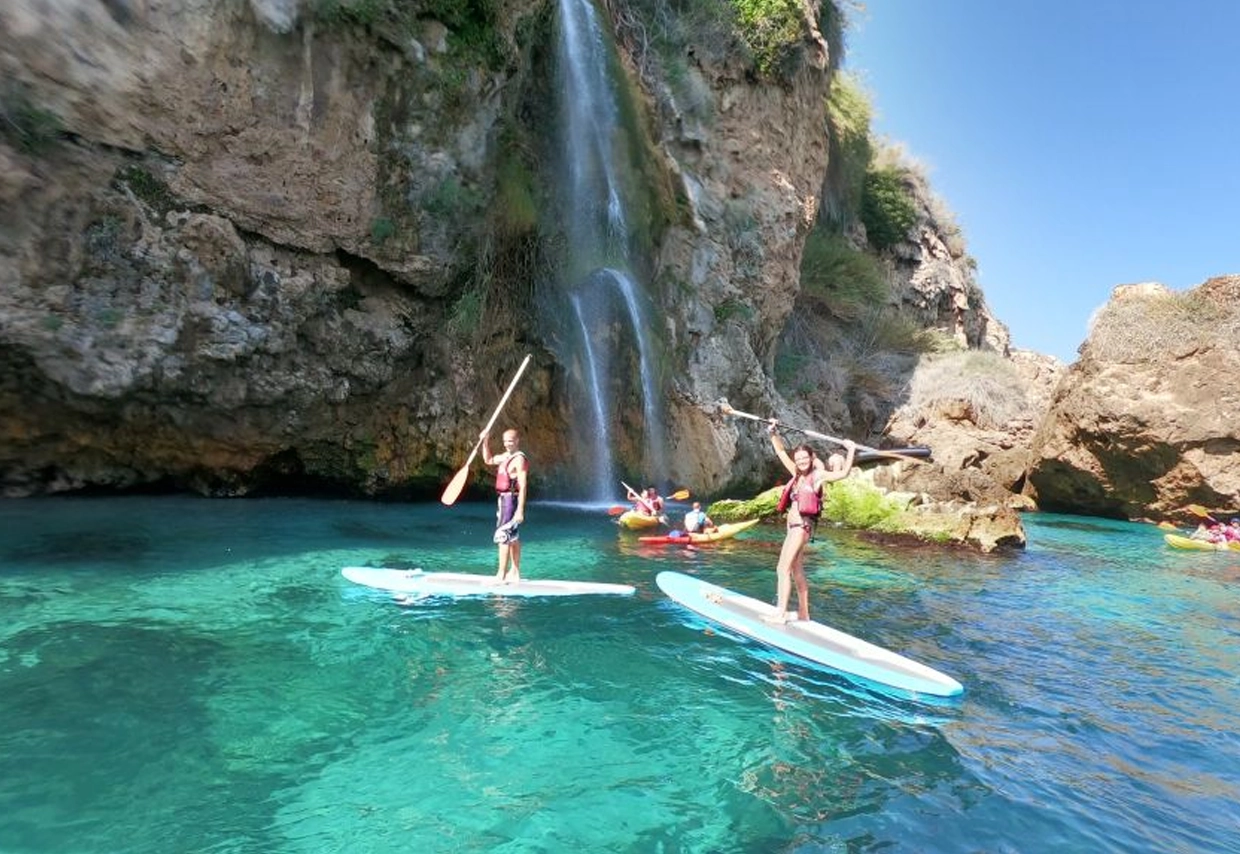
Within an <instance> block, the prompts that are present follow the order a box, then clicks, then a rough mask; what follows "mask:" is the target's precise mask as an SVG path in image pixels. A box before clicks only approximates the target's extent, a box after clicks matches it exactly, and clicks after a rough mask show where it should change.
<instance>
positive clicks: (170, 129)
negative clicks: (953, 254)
mask: <svg viewBox="0 0 1240 854" xmlns="http://www.w3.org/2000/svg"><path fill="white" fill-rule="evenodd" d="M373 5H374V4H347V3H339V4H332V3H320V4H315V5H314V6H313V7H311V6H303V5H302V4H299V3H297V2H294V1H293V0H286V2H276V0H252V2H248V3H247V2H242V0H229V2H223V3H216V2H205V0H199V2H189V3H182V4H177V5H175V6H166V5H161V4H151V3H141V2H117V3H106V4H104V3H97V2H94V0H59V2H56V3H36V2H33V0H18V2H15V3H9V4H6V5H5V6H4V7H3V8H2V9H0V28H2V29H3V30H4V31H5V32H6V33H7V34H9V37H8V38H6V40H5V43H4V45H3V46H2V47H0V69H2V70H3V72H4V77H5V79H6V80H7V81H9V84H8V86H7V88H6V91H5V92H3V93H0V95H2V96H3V109H4V110H5V118H6V119H7V120H8V121H6V127H8V128H9V129H10V131H13V132H10V133H6V134H4V135H3V137H2V141H0V202H2V208H3V213H0V287H2V290H0V363H2V364H3V368H4V371H3V377H4V379H3V386H0V411H3V412H4V413H5V414H6V417H5V418H4V419H3V421H4V426H3V428H2V429H3V433H2V434H0V476H2V478H3V487H4V489H5V490H6V492H7V493H8V494H24V493H31V492H41V491H47V490H51V491H56V490H63V489H73V488H79V487H88V486H113V487H132V486H141V485H165V486H169V487H175V488H185V487H189V488H194V489H198V490H200V491H204V492H208V493H213V494H220V493H225V494H232V493H244V492H246V491H249V490H252V489H255V488H261V487H262V486H264V485H265V484H272V483H286V484H297V483H302V484H313V483H316V482H318V483H322V484H327V485H330V486H332V487H333V488H348V489H356V490H359V491H362V492H367V493H382V492H391V491H395V490H413V491H415V492H417V491H419V490H421V491H432V490H434V489H435V488H436V487H437V486H438V484H440V483H442V480H443V478H444V476H445V474H446V473H447V472H449V471H450V470H451V469H452V468H453V467H454V465H455V464H456V461H457V460H458V458H459V457H460V456H461V455H462V451H463V449H466V448H468V447H470V446H471V445H472V443H473V441H474V439H475V438H476V433H475V431H476V430H477V427H478V425H479V424H480V423H481V422H483V421H484V420H485V414H486V413H487V412H489V406H490V405H491V403H492V402H493V401H495V400H496V398H497V397H498V390H499V389H500V388H502V385H503V382H504V380H505V379H506V375H507V374H508V372H509V368H510V367H511V365H513V364H515V363H516V361H517V360H518V358H519V355H520V354H521V352H522V351H523V350H527V349H533V350H535V352H536V362H535V363H536V368H535V369H534V370H533V371H532V372H531V374H530V376H529V378H528V379H527V380H526V381H525V388H524V393H523V394H522V395H521V396H520V398H519V399H514V402H513V404H512V405H511V407H510V410H509V414H510V417H511V419H512V421H513V423H519V424H523V425H524V426H525V427H526V432H527V434H528V435H529V439H528V444H529V445H530V446H531V451H533V452H534V453H535V454H536V455H537V456H538V457H539V459H540V463H541V464H542V465H541V466H540V470H539V473H540V476H542V477H550V478H551V479H555V478H557V477H558V478H560V479H564V480H569V479H570V477H571V475H570V474H569V473H568V472H565V471H564V469H565V467H566V466H567V465H568V464H569V461H570V459H571V454H570V449H568V448H566V447H564V446H563V443H562V439H561V437H562V435H563V431H562V430H559V429H558V428H557V424H560V423H562V420H563V418H564V417H565V412H566V406H565V403H564V396H565V395H566V394H567V393H568V392H567V385H566V383H565V382H564V373H565V370H566V369H567V366H563V365H558V364H556V362H555V359H554V358H553V357H552V356H551V355H550V353H549V351H547V350H544V349H542V348H541V347H539V346H538V343H537V342H535V341H528V340H527V341H521V340H519V338H518V337H514V333H513V332H512V331H511V330H510V329H508V328H506V327H505V324H503V323H497V322H496V321H495V320H494V318H495V316H497V315H500V316H502V315H503V314H504V312H503V309H504V306H503V305H502V304H499V305H497V304H495V303H494V302H492V303H486V301H485V300H481V301H480V300H479V299H477V298H476V297H477V294H476V293H472V294H471V292H470V290H469V288H470V285H469V282H470V277H471V276H473V275H474V274H475V272H476V268H477V266H478V258H479V255H480V254H485V253H486V252H488V251H494V246H495V245H496V244H500V243H502V242H503V237H502V235H498V234H497V233H496V232H495V231H494V230H493V229H495V228H496V226H495V224H494V223H493V222H492V221H491V220H489V219H488V216H487V211H488V210H489V209H490V208H492V207H494V204H493V203H494V200H495V198H496V195H497V192H498V190H497V183H498V180H497V172H498V171H499V164H500V161H501V160H502V158H501V154H502V152H503V150H504V147H505V144H511V142H512V139H513V134H514V133H515V134H516V136H517V137H518V138H519V137H520V134H521V133H522V128H525V132H527V133H530V132H536V131H537V130H539V129H542V130H545V127H544V123H545V118H540V117H539V116H538V115H537V111H538V104H539V100H538V95H537V93H538V91H539V88H540V87H545V86H546V81H545V80H539V79H538V74H539V73H540V72H539V70H538V69H539V67H540V63H542V64H543V65H545V58H544V59H541V60H540V59H539V52H540V51H545V50H546V48H545V45H544V46H543V47H540V44H541V43H545V41H546V39H547V33H548V32H549V24H548V21H549V20H550V16H551V14H552V12H551V10H550V8H549V7H548V6H546V5H544V4H543V3H539V2H533V0H531V2H528V3H509V4H505V6H504V9H503V11H502V13H496V15H495V16H494V17H493V18H492V19H490V20H487V21H485V22H484V23H485V24H486V25H487V26H488V27H489V30H488V32H492V33H493V34H494V36H495V37H494V39H493V40H492V42H491V43H490V44H488V45H486V46H485V50H476V52H475V53H473V54H471V53H469V50H468V48H469V47H470V46H469V45H467V46H466V47H465V48H463V47H461V45H462V44H465V42H464V41H462V40H459V39H454V34H453V32H452V31H451V30H450V28H448V27H446V26H445V25H444V23H443V22H442V21H441V20H439V19H437V18H435V17H434V16H431V15H429V14H427V15H425V16H424V17H419V16H416V15H411V16H409V17H408V18H405V19H401V20H399V21H393V20H391V19H388V18H379V19H375V18H366V17H365V15H366V14H368V13H367V10H368V9H370V8H371V6H373ZM428 8H429V4H428ZM470 8H472V7H470ZM806 8H807V10H809V11H810V12H814V11H815V9H814V7H813V6H807V7H806ZM324 10H326V11H324ZM328 12H330V13H331V14H328ZM812 18H813V16H812V15H811V16H810V17H809V18H807V35H806V43H805V51H804V56H803V57H802V59H803V61H801V62H800V65H799V68H797V69H794V70H792V71H791V72H790V73H788V74H786V75H785V76H784V77H783V78H782V79H781V80H780V81H779V82H770V81H767V82H762V81H761V80H759V79H757V78H755V77H754V76H753V75H752V74H751V73H749V70H748V69H747V68H746V67H744V65H743V64H741V63H739V62H737V61H735V60H732V59H728V58H727V57H726V55H725V54H723V53H719V54H712V53H710V52H709V51H699V52H697V54H696V55H695V53H694V50H693V48H692V46H690V48H689V69H690V74H691V75H692V79H693V81H695V82H694V85H695V86H696V87H698V88H697V90H696V92H697V96H700V99H701V100H700V102H699V103H697V104H696V106H695V108H694V110H695V115H696V116H698V117H699V119H700V118H701V117H702V116H709V117H710V119H709V127H706V128H703V127H700V126H697V127H696V129H695V125H694V122H692V121H691V122H688V123H685V122H683V121H680V120H678V119H677V118H676V116H675V113H676V110H677V108H676V107H675V106H674V105H673V108H672V111H671V112H668V111H667V110H666V109H664V108H666V107H667V106H668V105H670V104H671V101H670V100H668V99H663V100H662V101H660V99H659V97H658V96H657V95H653V94H652V95H651V99H650V102H649V105H650V110H651V115H656V114H657V115H658V116H660V117H661V118H660V119H659V120H658V121H657V122H656V125H657V126H658V128H659V130H658V134H657V136H659V141H658V145H659V148H660V150H661V151H662V153H663V155H664V157H665V160H664V162H663V163H662V164H660V167H661V168H662V169H663V170H664V171H665V173H666V174H667V175H668V176H670V177H671V179H672V180H673V181H674V182H675V183H676V185H677V186H678V187H679V188H680V193H681V194H682V198H683V205H684V207H683V219H682V221H679V222H673V223H672V224H671V225H670V226H669V227H668V228H667V229H666V232H665V233H663V234H661V235H660V236H659V244H658V246H659V248H658V252H657V255H658V259H659V260H658V261H657V268H658V269H657V271H656V274H655V282H654V290H655V291H656V299H657V301H658V302H659V303H660V304H661V306H662V307H663V308H664V309H666V330H664V331H665V333H666V339H667V341H668V342H669V353H671V354H672V355H671V356H670V357H669V360H668V361H669V364H667V365H665V366H664V370H663V377H664V380H665V383H666V385H667V386H669V387H670V388H673V389H675V391H673V393H672V404H671V409H670V411H669V413H668V416H669V421H670V422H671V423H672V424H673V425H674V428H675V429H674V430H673V435H672V436H671V439H670V440H671V442H672V444H673V448H672V449H671V453H670V454H669V457H670V458H671V459H672V460H674V461H675V462H674V463H673V465H674V466H675V468H676V470H675V471H671V472H667V473H666V475H667V476H669V477H674V478H678V479H683V480H692V481H694V482H695V483H696V482H700V483H703V486H704V487H711V486H717V485H720V484H722V483H724V482H727V481H728V480H729V479H730V478H732V477H733V476H734V474H735V473H733V472H730V471H729V468H728V464H729V463H730V462H731V461H733V459H734V450H735V442H736V434H735V432H734V431H728V430H726V429H720V425H719V424H718V423H716V422H713V421H711V420H710V418H709V417H708V416H707V415H706V414H704V412H705V411H704V410H703V408H702V404H703V402H704V401H708V400H712V399H714V398H716V397H718V396H720V395H723V394H736V393H737V392H738V390H743V389H750V388H752V389H753V390H754V392H755V393H756V394H764V393H768V392H769V380H767V379H765V377H766V372H765V371H764V370H763V367H764V365H769V362H770V358H771V356H770V351H771V348H772V342H773V341H774V339H775V337H776V335H777V334H778V330H779V328H780V326H781V324H782V322H783V319H784V317H785V316H786V315H787V312H788V310H789V308H790V306H791V304H792V300H793V298H794V296H795V292H796V268H797V262H798V253H799V247H800V242H801V240H802V238H803V235H804V232H805V231H806V230H807V228H808V227H809V224H810V223H811V222H812V220H813V216H814V212H815V209H816V198H817V194H818V191H819V188H820V184H821V177H822V174H823V171H824V165H825V157H826V149H825V143H824V140H823V138H822V131H821V128H822V115H823V109H824V107H823V103H824V95H825V92H826V89H827V86H828V85H829V79H830V61H829V55H828V54H829V49H828V47H827V45H826V44H825V42H824V41H823V39H822V38H821V35H820V34H818V33H817V32H816V31H815V29H814V27H813V21H812ZM465 23H469V22H465ZM462 26H464V24H462ZM472 47H473V48H475V49H476V45H474V46H472ZM630 58H631V56H630ZM630 70H631V71H633V72H634V74H635V76H636V73H637V72H636V65H635V64H633V63H631V64H630ZM656 104H661V105H662V107H659V106H656ZM682 106H683V105H682ZM661 109H662V110H663V111H662V112H660V110H661ZM681 114H682V118H683V114H684V111H683V110H681ZM32 117H33V119H37V121H28V120H29V119H32ZM695 121H697V120H695ZM772 127H780V128H782V129H783V133H781V134H779V135H773V134H771V133H769V132H768V130H769V129H770V128H772ZM514 128H515V130H514ZM14 129H15V130H14ZM487 247H491V249H488V248H487ZM475 278H476V277H475ZM510 290H511V289H510ZM480 302H481V306H480ZM721 305H727V306H732V307H734V308H736V309H737V311H736V312H735V313H734V316H735V317H738V318H740V319H741V322H735V323H724V322H721V318H722V315H723V314H724V312H721V311H720V309H719V306H721ZM471 310H472V316H471V315H470V312H471ZM479 314H481V315H482V319H481V320H479V317H478V315H479ZM488 318H490V324H491V325H490V326H488V325H487V324H488ZM507 326H509V327H510V326H512V324H511V323H508V324H507ZM518 336H519V333H518ZM702 360H704V361H707V362H711V363H712V364H715V365H716V368H715V369H714V370H712V371H710V372H705V373H704V372H701V371H699V370H698V369H697V365H698V364H699V362H700V361H702ZM676 377H679V378H681V379H673V378H676ZM622 444H623V441H622ZM629 444H636V443H629ZM630 462H632V461H630Z"/></svg>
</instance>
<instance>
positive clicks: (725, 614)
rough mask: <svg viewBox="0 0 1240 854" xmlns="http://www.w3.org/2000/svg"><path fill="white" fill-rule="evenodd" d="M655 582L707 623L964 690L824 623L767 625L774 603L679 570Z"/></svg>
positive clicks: (828, 659)
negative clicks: (707, 621) (709, 621)
mask: <svg viewBox="0 0 1240 854" xmlns="http://www.w3.org/2000/svg"><path fill="white" fill-rule="evenodd" d="M655 583H656V584H657V585H659V589H660V590H662V591H663V592H664V593H666V594H667V595H668V596H670V597H671V598H672V599H674V600H675V601H676V602H678V603H680V604H681V605H683V606H685V607H686V608H688V609H689V610H691V611H694V612H696V613H698V614H700V615H702V616H703V617H705V618H706V619H708V620H712V621H713V622H716V623H719V624H720V625H723V626H726V627H727V628H729V629H732V630H733V631H735V632H737V633H739V634H742V635H745V636H746V637H750V638H753V639H754V640H757V641H761V642H762V643H765V644H769V645H770V646H773V647H776V648H777V649H781V650H783V651H784V652H788V653H791V654H792V655H795V656H797V657H798V658H803V659H806V660H807V661H811V662H813V663H815V664H821V665H824V666H826V667H829V668H831V669H833V670H839V671H842V672H844V673H850V674H852V675H854V676H861V677H864V678H866V679H869V680H871V681H873V682H878V683H880V684H882V685H890V686H892V687H895V688H900V689H903V690H905V691H914V692H916V693H919V694H932V695H934V696H936V697H954V696H956V695H957V694H960V693H963V691H964V687H963V686H962V685H961V684H960V683H959V682H957V681H956V680H955V679H953V678H952V677H950V676H947V675H945V674H943V673H939V672H938V671H937V670H934V669H932V668H930V667H927V666H925V665H924V664H918V663H917V662H916V661H913V660H912V659H909V658H905V657H904V656H902V655H898V654H896V653H894V652H891V651H890V650H886V649H883V648H882V647H880V646H875V645H874V644H872V643H868V642H866V641H863V640H861V639H860V638H855V637H853V636H852V635H850V634H846V633H845V632H841V631H838V630H836V629H833V628H830V627H829V626H824V625H823V624H822V623H816V622H814V621H813V620H804V621H802V620H792V621H789V622H787V623H784V624H782V625H779V624H772V623H768V622H766V621H765V620H763V619H762V618H763V617H774V616H775V614H776V611H775V606H774V605H771V604H768V603H766V602H760V601H758V600H757V599H751V598H750V597H748V596H742V595H741V594H739V593H736V592H735V591H732V590H728V589H727V588H726V587H720V586H718V585H717V584H711V583H710V582H708V581H702V580H701V579H700V578H694V577H692V576H689V575H685V574H683V573H680V572H660V573H659V574H658V575H657V576H656V577H655Z"/></svg>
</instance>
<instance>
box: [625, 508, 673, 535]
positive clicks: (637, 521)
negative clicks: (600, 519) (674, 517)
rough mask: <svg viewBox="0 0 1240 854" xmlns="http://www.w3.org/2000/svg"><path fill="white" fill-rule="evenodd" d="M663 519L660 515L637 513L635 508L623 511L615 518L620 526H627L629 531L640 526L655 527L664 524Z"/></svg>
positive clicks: (638, 528)
mask: <svg viewBox="0 0 1240 854" xmlns="http://www.w3.org/2000/svg"><path fill="white" fill-rule="evenodd" d="M664 522H665V520H664V518H663V517H661V516H647V515H646V514H645V513H638V512H637V511H636V510H628V511H625V512H624V513H623V514H622V515H621V516H620V518H618V519H617V520H616V524H617V525H619V526H620V527H622V528H628V529H629V530H631V531H637V530H641V529H642V528H657V527H658V526H659V525H662V524H664Z"/></svg>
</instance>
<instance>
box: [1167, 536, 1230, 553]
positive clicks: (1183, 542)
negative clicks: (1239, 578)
mask: <svg viewBox="0 0 1240 854" xmlns="http://www.w3.org/2000/svg"><path fill="white" fill-rule="evenodd" d="M1163 539H1164V540H1166V541H1167V545H1169V546H1171V547H1172V548H1173V549H1195V550H1197V551H1205V552H1226V551H1233V552H1240V542H1231V543H1211V542H1207V541H1206V540H1194V539H1193V538H1192V537H1185V536H1182V535H1180V534H1163Z"/></svg>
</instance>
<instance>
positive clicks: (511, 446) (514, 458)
mask: <svg viewBox="0 0 1240 854" xmlns="http://www.w3.org/2000/svg"><path fill="white" fill-rule="evenodd" d="M487 435H488V433H487V431H486V430H484V431H482V434H481V435H480V436H479V437H478V438H479V439H480V440H481V441H482V462H483V463H484V464H486V465H488V466H498V469H497V470H496V472H495V492H496V494H497V496H498V498H497V500H496V508H495V526H496V527H495V543H496V545H498V546H499V570H498V571H497V572H496V573H495V580H496V581H497V582H498V583H500V584H506V583H508V582H512V583H514V584H515V583H516V582H518V581H520V580H521V540H520V530H519V526H520V525H521V523H522V522H524V521H525V494H526V487H527V485H528V482H529V480H528V479H529V470H530V467H529V463H528V462H527V461H526V459H525V452H524V451H522V450H520V445H521V437H520V436H519V435H518V434H517V431H516V430H505V431H504V452H503V453H502V454H496V455H495V456H491V449H490V448H489V447H487ZM509 568H511V570H512V571H511V573H510V572H509Z"/></svg>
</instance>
